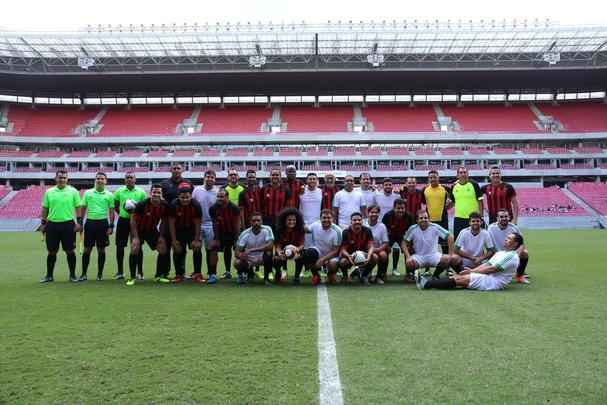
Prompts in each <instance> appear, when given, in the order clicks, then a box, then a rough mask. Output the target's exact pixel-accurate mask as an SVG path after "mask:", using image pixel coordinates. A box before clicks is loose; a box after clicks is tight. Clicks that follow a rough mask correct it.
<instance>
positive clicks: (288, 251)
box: [285, 245, 295, 259]
mask: <svg viewBox="0 0 607 405" xmlns="http://www.w3.org/2000/svg"><path fill="white" fill-rule="evenodd" d="M285 256H287V259H292V258H294V257H295V246H293V245H287V246H285Z"/></svg>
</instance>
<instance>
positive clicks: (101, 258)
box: [97, 251, 105, 276]
mask: <svg viewBox="0 0 607 405" xmlns="http://www.w3.org/2000/svg"><path fill="white" fill-rule="evenodd" d="M104 267H105V252H103V253H100V252H99V251H97V275H98V276H102V275H103V268H104Z"/></svg>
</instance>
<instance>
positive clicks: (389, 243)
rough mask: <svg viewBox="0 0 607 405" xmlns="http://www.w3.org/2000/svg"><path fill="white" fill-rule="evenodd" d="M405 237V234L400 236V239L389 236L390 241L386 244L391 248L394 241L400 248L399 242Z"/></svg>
mask: <svg viewBox="0 0 607 405" xmlns="http://www.w3.org/2000/svg"><path fill="white" fill-rule="evenodd" d="M404 237H405V235H403V237H402V238H400V239H394V238H390V241H389V242H388V246H389V247H390V249H392V248H393V247H394V244H395V243H396V244H397V245H398V247H399V248H400V244H401V243H402V242H403V238H404Z"/></svg>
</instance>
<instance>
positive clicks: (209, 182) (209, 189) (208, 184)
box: [192, 169, 217, 284]
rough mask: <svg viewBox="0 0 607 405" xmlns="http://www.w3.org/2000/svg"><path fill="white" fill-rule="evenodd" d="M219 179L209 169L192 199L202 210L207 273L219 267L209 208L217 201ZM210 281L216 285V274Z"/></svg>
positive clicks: (201, 222) (210, 275)
mask: <svg viewBox="0 0 607 405" xmlns="http://www.w3.org/2000/svg"><path fill="white" fill-rule="evenodd" d="M216 177H217V175H216V173H215V170H212V169H209V170H207V171H206V172H204V178H203V184H202V186H196V187H195V188H194V192H193V193H192V199H193V200H195V201H197V202H198V204H200V208H202V220H201V221H200V226H201V232H200V236H201V237H202V240H203V242H204V248H205V250H206V255H205V256H206V262H207V271H208V270H209V269H211V268H216V267H217V249H212V248H211V245H212V242H213V240H215V235H214V233H213V219H212V218H211V215H210V214H209V208H211V207H212V206H213V204H215V202H216V201H217V188H216V187H215V178H216ZM208 281H209V283H210V284H214V283H215V282H216V281H217V278H216V276H215V274H212V273H209V274H208Z"/></svg>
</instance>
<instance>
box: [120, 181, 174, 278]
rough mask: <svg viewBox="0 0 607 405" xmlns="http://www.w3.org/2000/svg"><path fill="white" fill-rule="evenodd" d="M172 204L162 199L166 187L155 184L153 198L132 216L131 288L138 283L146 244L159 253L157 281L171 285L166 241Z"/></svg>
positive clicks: (141, 203)
mask: <svg viewBox="0 0 607 405" xmlns="http://www.w3.org/2000/svg"><path fill="white" fill-rule="evenodd" d="M167 214H168V204H167V203H166V201H164V200H163V199H162V186H161V185H160V184H154V185H152V188H151V190H150V197H149V198H146V199H145V200H143V201H141V202H139V203H138V204H137V206H136V207H135V210H134V212H133V214H132V215H131V219H130V225H131V238H132V239H131V254H130V256H129V270H130V273H131V277H130V278H129V280H127V285H129V286H132V285H134V284H135V276H136V270H137V263H138V261H139V255H140V254H141V249H142V248H143V246H142V243H143V242H146V243H147V244H148V246H149V247H150V249H152V250H156V251H157V252H158V258H157V259H156V275H155V279H156V281H157V282H162V283H168V282H169V280H168V278H167V276H168V272H169V254H168V243H167V241H166V240H165V238H164V235H166V234H167V230H166V229H167V228H168V226H167Z"/></svg>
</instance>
